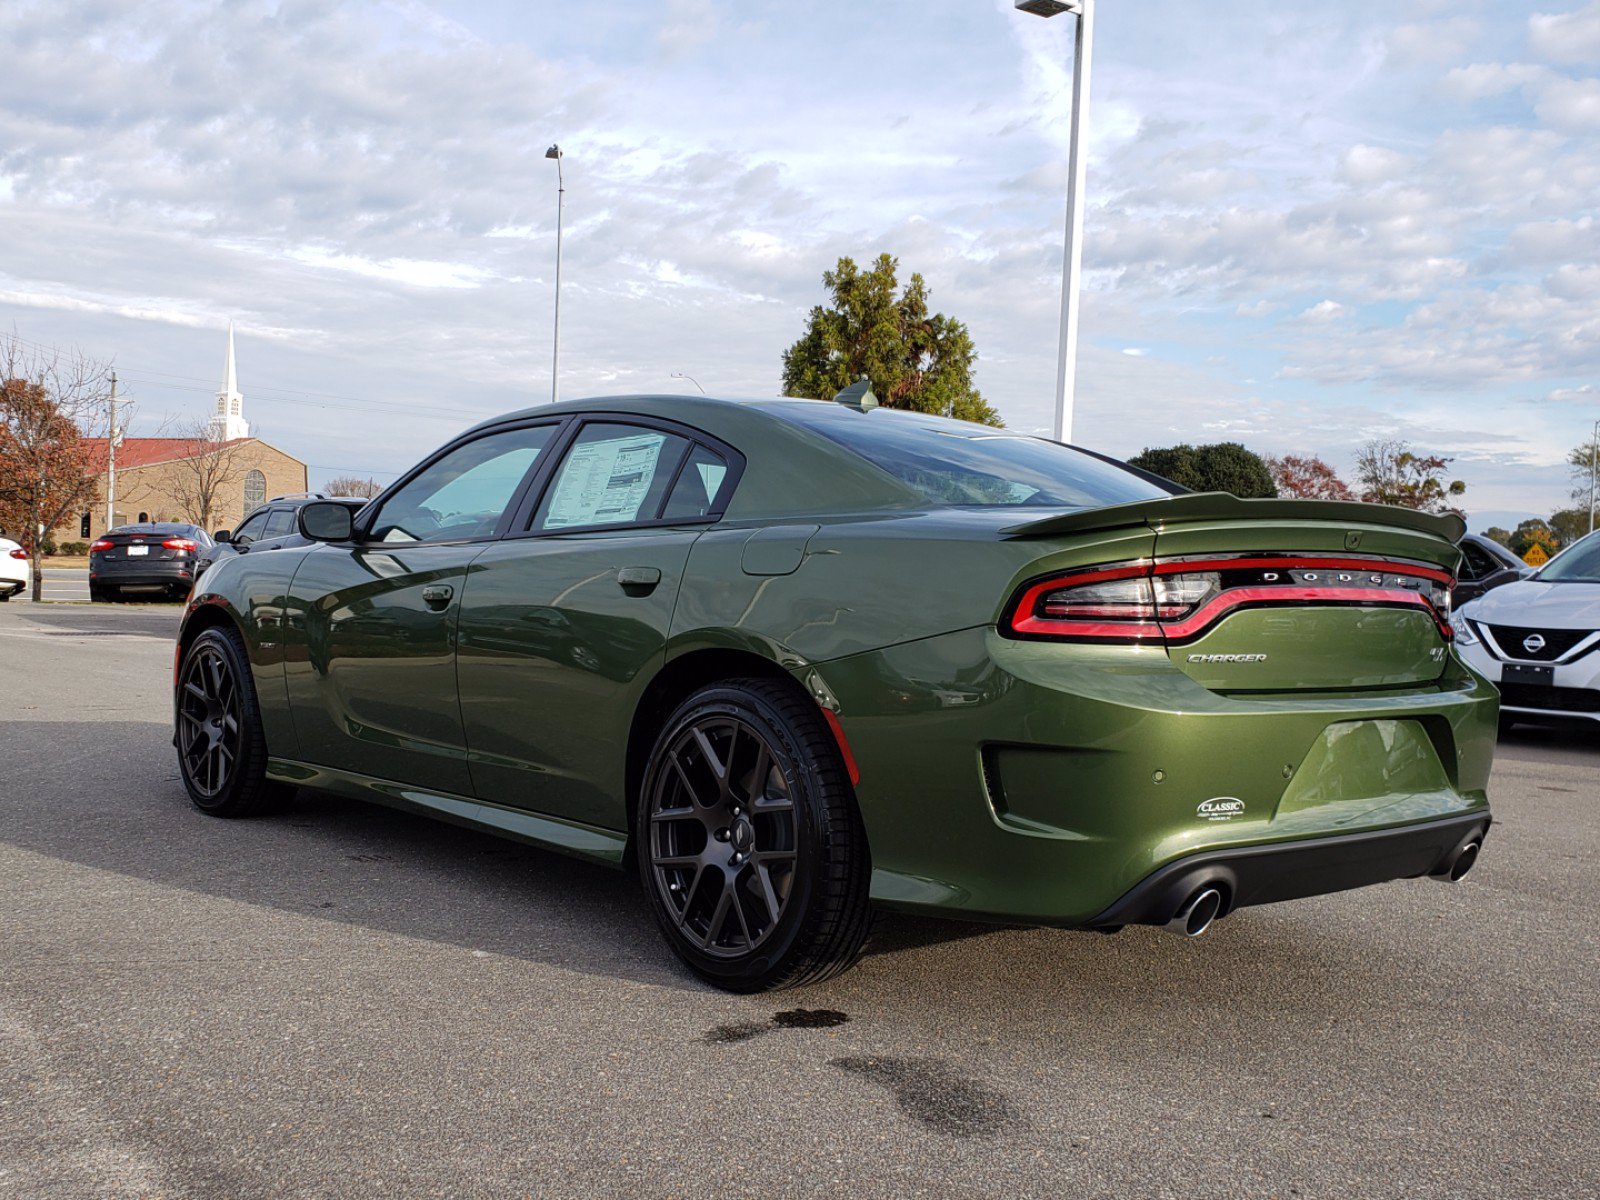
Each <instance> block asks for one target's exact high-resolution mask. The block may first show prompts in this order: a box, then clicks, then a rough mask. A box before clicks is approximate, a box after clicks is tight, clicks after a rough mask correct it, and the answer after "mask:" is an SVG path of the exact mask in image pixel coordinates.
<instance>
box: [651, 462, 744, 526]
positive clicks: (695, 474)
mask: <svg viewBox="0 0 1600 1200" xmlns="http://www.w3.org/2000/svg"><path fill="white" fill-rule="evenodd" d="M727 478H728V460H727V459H725V458H723V457H722V455H720V454H718V453H717V452H716V451H715V450H713V449H711V448H710V447H709V446H700V445H696V446H695V447H694V448H693V449H692V450H690V451H689V458H688V461H687V462H685V463H684V464H683V470H681V471H679V472H678V482H677V483H675V484H673V485H672V494H671V495H669V496H668V497H667V504H666V507H665V508H663V509H662V510H661V519H662V520H664V521H686V520H693V519H695V518H698V517H704V516H708V515H710V514H711V513H712V512H713V511H716V509H717V498H718V496H719V494H720V493H721V492H722V485H723V484H724V483H725V482H726V481H727Z"/></svg>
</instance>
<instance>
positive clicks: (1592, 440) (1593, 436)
mask: <svg viewBox="0 0 1600 1200" xmlns="http://www.w3.org/2000/svg"><path fill="white" fill-rule="evenodd" d="M1597 468H1600V421H1596V422H1595V423H1594V428H1593V429H1592V430H1590V431H1589V532H1590V533H1593V532H1594V492H1595V482H1596V480H1600V469H1597Z"/></svg>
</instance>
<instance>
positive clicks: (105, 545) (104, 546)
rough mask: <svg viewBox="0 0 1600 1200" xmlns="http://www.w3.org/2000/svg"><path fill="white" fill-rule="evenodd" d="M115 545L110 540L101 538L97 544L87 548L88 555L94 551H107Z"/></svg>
mask: <svg viewBox="0 0 1600 1200" xmlns="http://www.w3.org/2000/svg"><path fill="white" fill-rule="evenodd" d="M115 545H116V543H115V542H113V541H112V540H111V539H110V538H101V539H100V540H99V541H98V542H96V543H95V544H94V545H92V546H90V547H89V553H90V554H93V553H94V552H95V551H96V550H109V549H111V547H113V546H115Z"/></svg>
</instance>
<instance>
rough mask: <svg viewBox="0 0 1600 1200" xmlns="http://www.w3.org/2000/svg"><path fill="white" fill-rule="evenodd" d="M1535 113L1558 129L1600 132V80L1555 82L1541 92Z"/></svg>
mask: <svg viewBox="0 0 1600 1200" xmlns="http://www.w3.org/2000/svg"><path fill="white" fill-rule="evenodd" d="M1534 111H1535V112H1536V113H1538V115H1539V119H1540V120H1541V121H1544V122H1545V123H1546V124H1549V125H1553V126H1555V127H1556V128H1557V129H1564V130H1569V131H1573V132H1583V131H1587V130H1591V129H1600V79H1553V80H1551V81H1550V82H1549V83H1547V84H1546V85H1545V86H1544V88H1543V90H1542V91H1541V92H1540V93H1539V101H1538V103H1537V104H1536V105H1535V106H1534Z"/></svg>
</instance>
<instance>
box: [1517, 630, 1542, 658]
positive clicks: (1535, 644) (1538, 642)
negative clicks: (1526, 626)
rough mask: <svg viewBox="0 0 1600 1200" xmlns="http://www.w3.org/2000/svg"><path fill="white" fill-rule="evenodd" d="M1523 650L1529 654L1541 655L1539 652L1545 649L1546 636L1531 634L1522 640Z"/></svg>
mask: <svg viewBox="0 0 1600 1200" xmlns="http://www.w3.org/2000/svg"><path fill="white" fill-rule="evenodd" d="M1522 648H1523V649H1524V650H1526V651H1527V652H1528V653H1529V654H1537V653H1539V651H1541V650H1543V649H1544V635H1543V634H1539V633H1530V634H1529V635H1528V636H1527V637H1525V638H1523V639H1522Z"/></svg>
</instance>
